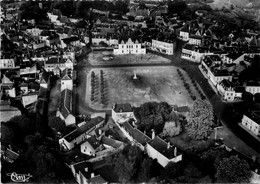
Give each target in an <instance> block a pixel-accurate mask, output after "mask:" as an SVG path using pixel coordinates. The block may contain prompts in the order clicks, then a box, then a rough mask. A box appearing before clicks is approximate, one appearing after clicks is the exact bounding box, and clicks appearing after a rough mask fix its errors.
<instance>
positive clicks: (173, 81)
mask: <svg viewBox="0 0 260 184" xmlns="http://www.w3.org/2000/svg"><path fill="white" fill-rule="evenodd" d="M101 70H103V73H104V74H103V78H104V82H103V85H104V98H105V99H103V104H102V103H101V94H100V86H101V83H100V81H101V80H100V78H101V77H100V71H101ZM180 70H181V72H182V73H186V72H185V71H184V70H182V69H180ZM92 72H94V73H95V79H94V81H95V87H94V89H93V92H91V91H92V90H91V88H92V87H91V81H92V80H91V78H92V77H91V73H92ZM134 73H136V75H137V77H138V78H139V79H137V80H133V79H132V77H133V76H134ZM92 94H93V99H92V100H91V96H92ZM149 101H157V102H160V101H165V102H168V103H169V104H170V105H178V106H182V105H187V106H190V105H191V104H192V102H193V100H192V99H191V97H190V95H189V94H188V91H187V90H186V89H185V87H184V84H183V82H182V81H181V79H180V78H179V76H178V73H177V67H174V66H169V67H162V66H160V67H138V68H137V67H131V68H104V69H92V70H90V72H88V74H87V85H86V95H85V102H86V104H87V105H88V106H90V107H91V108H93V109H96V110H108V109H111V106H112V105H113V104H114V103H131V104H132V105H134V106H140V105H141V104H142V103H145V102H149Z"/></svg>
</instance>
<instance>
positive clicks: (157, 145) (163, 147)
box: [148, 136, 181, 159]
mask: <svg viewBox="0 0 260 184" xmlns="http://www.w3.org/2000/svg"><path fill="white" fill-rule="evenodd" d="M148 144H149V145H150V146H152V147H153V148H154V149H156V150H157V151H158V152H159V153H161V154H162V155H164V156H165V157H166V158H168V159H173V158H175V157H176V156H174V149H175V147H174V146H170V148H167V147H168V143H167V142H165V141H164V140H162V139H161V138H159V137H158V136H156V137H155V138H154V139H152V140H151V141H149V142H148ZM180 154H181V153H180V152H179V151H177V156H178V155H180Z"/></svg>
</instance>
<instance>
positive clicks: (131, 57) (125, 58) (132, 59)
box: [87, 51, 171, 65]
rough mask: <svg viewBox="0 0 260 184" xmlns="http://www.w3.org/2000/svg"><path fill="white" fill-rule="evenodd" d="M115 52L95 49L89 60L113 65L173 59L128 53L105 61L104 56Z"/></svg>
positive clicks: (99, 63) (150, 54)
mask: <svg viewBox="0 0 260 184" xmlns="http://www.w3.org/2000/svg"><path fill="white" fill-rule="evenodd" d="M111 54H113V52H112V51H94V52H91V53H90V54H89V55H88V57H87V60H88V61H89V63H90V64H91V65H111V64H143V63H170V62H171V61H170V60H169V59H167V58H163V57H161V56H158V55H155V54H152V53H147V54H142V55H136V54H127V55H114V59H112V60H109V61H104V60H103V56H107V55H111Z"/></svg>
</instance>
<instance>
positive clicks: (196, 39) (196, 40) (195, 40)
mask: <svg viewBox="0 0 260 184" xmlns="http://www.w3.org/2000/svg"><path fill="white" fill-rule="evenodd" d="M188 43H189V44H192V45H201V44H202V36H198V35H190V36H189V42H188Z"/></svg>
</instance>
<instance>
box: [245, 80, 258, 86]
mask: <svg viewBox="0 0 260 184" xmlns="http://www.w3.org/2000/svg"><path fill="white" fill-rule="evenodd" d="M246 85H247V86H260V82H257V81H249V82H247V84H246Z"/></svg>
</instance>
